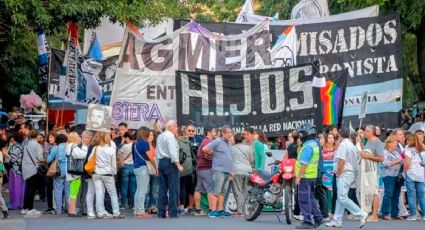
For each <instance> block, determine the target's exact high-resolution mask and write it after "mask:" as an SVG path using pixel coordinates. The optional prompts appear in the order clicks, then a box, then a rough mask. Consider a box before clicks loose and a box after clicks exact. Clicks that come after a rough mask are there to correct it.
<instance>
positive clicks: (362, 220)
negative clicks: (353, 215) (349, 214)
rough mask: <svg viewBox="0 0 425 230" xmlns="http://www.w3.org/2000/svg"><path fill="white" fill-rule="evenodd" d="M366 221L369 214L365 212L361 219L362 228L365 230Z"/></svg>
mask: <svg viewBox="0 0 425 230" xmlns="http://www.w3.org/2000/svg"><path fill="white" fill-rule="evenodd" d="M366 219H367V213H366V212H363V216H362V217H360V225H359V227H360V228H363V226H364V225H365V224H366Z"/></svg>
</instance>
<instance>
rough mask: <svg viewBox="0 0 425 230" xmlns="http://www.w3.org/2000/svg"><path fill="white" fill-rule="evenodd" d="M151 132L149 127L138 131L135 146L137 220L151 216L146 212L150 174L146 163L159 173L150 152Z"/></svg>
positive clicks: (135, 215)
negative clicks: (149, 140) (148, 162)
mask: <svg viewBox="0 0 425 230" xmlns="http://www.w3.org/2000/svg"><path fill="white" fill-rule="evenodd" d="M150 133H151V130H149V129H148V128H147V127H141V128H140V129H139V130H138V131H137V142H136V143H135V144H134V145H133V161H134V174H135V175H136V184H137V189H136V195H135V197H134V205H135V206H134V217H135V218H149V217H151V215H149V214H148V213H146V212H145V199H146V194H147V192H148V187H149V172H148V168H147V165H146V161H150V163H151V164H152V165H153V166H154V167H155V169H156V170H157V171H158V168H157V165H156V163H155V159H153V158H152V157H151V156H150V154H147V152H148V151H149V143H148V142H147V140H148V139H149V136H150Z"/></svg>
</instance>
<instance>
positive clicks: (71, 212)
mask: <svg viewBox="0 0 425 230" xmlns="http://www.w3.org/2000/svg"><path fill="white" fill-rule="evenodd" d="M80 144H81V137H80V135H78V133H76V132H71V133H70V134H68V143H67V145H66V157H67V159H69V160H67V168H68V169H69V168H70V166H69V165H68V164H69V162H77V161H83V160H84V159H85V158H86V156H87V152H86V151H84V150H82V149H81V148H80V147H78V145H80ZM82 173H83V172H82V171H81V173H79V172H70V171H69V170H68V172H67V173H66V181H68V182H69V206H68V216H69V217H77V210H76V209H77V208H76V205H77V197H78V194H79V192H80V187H81V175H82Z"/></svg>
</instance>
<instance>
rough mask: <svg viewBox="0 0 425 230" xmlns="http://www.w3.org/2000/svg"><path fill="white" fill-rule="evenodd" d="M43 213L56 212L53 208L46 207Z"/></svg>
mask: <svg viewBox="0 0 425 230" xmlns="http://www.w3.org/2000/svg"><path fill="white" fill-rule="evenodd" d="M43 214H55V210H54V209H53V208H48V209H46V210H45V211H44V212H43Z"/></svg>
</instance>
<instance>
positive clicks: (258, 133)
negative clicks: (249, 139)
mask: <svg viewBox="0 0 425 230" xmlns="http://www.w3.org/2000/svg"><path fill="white" fill-rule="evenodd" d="M254 138H255V139H256V140H259V141H260V142H261V143H263V144H267V142H268V140H267V137H266V135H265V134H264V132H263V131H262V130H261V129H256V130H254Z"/></svg>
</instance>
